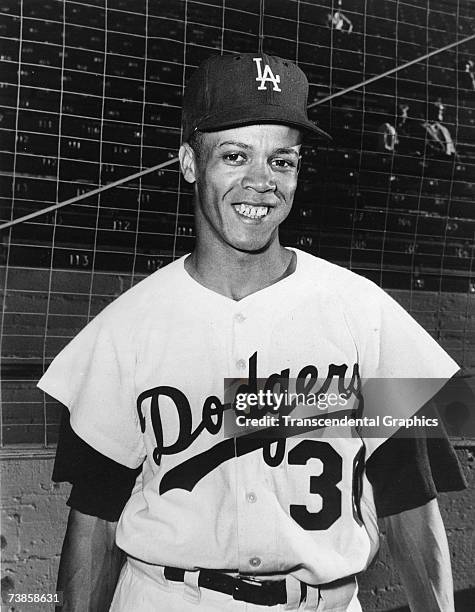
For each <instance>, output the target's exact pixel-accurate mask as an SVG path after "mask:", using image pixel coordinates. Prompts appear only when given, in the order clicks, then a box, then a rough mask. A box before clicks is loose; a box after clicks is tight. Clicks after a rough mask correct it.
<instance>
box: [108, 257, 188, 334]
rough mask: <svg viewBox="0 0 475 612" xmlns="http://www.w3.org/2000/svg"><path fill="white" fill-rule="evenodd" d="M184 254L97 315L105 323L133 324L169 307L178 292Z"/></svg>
mask: <svg viewBox="0 0 475 612" xmlns="http://www.w3.org/2000/svg"><path fill="white" fill-rule="evenodd" d="M183 260H184V257H181V258H180V259H177V260H175V261H173V262H171V263H169V264H168V265H166V266H164V267H163V268H160V269H159V270H157V271H156V272H153V273H152V274H150V276H147V277H146V278H143V279H142V280H140V281H139V282H138V283H137V284H135V285H134V286H132V287H131V288H130V289H127V290H126V291H124V293H122V294H121V295H119V296H118V297H117V298H115V299H114V300H113V301H112V302H111V303H110V304H109V305H108V306H106V307H105V308H104V310H102V311H101V312H100V313H99V314H98V315H97V317H96V319H97V320H98V321H101V322H102V323H113V324H115V325H129V324H131V325H133V322H134V321H137V322H139V321H141V320H142V319H143V318H147V317H148V316H150V315H153V313H156V314H158V312H159V311H160V310H161V309H163V308H166V307H167V305H169V304H170V303H171V302H172V301H173V299H175V295H176V294H177V293H178V292H179V286H180V280H181V279H183V276H184V267H183Z"/></svg>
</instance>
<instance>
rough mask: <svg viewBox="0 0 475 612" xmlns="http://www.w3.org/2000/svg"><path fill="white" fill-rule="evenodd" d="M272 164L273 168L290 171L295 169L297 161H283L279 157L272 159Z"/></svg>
mask: <svg viewBox="0 0 475 612" xmlns="http://www.w3.org/2000/svg"><path fill="white" fill-rule="evenodd" d="M272 164H273V165H274V166H276V167H277V168H282V169H284V170H286V169H292V168H296V167H297V161H296V160H294V159H284V158H282V157H279V158H277V159H273V160H272Z"/></svg>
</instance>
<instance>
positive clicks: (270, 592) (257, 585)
mask: <svg viewBox="0 0 475 612" xmlns="http://www.w3.org/2000/svg"><path fill="white" fill-rule="evenodd" d="M275 588H276V583H272V582H270V583H265V582H261V581H260V580H253V579H252V578H247V577H246V578H235V583H234V586H233V595H232V596H233V599H235V600H236V601H246V602H248V603H253V604H258V605H261V606H262V605H263V606H270V605H277V604H278V603H281V602H279V601H278V598H277V597H276V593H275Z"/></svg>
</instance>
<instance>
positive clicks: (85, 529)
mask: <svg viewBox="0 0 475 612" xmlns="http://www.w3.org/2000/svg"><path fill="white" fill-rule="evenodd" d="M116 526H117V523H116V522H109V521H106V520H104V519H100V518H98V517H95V516H89V515H87V514H83V513H82V512H79V511H78V510H74V509H71V511H70V513H69V519H68V526H67V529H66V535H65V538H64V543H63V549H62V551H61V562H60V565H59V574H58V586H57V590H58V591H63V601H64V604H63V607H62V608H56V609H57V610H58V611H61V612H104V610H108V609H109V606H110V603H111V601H112V597H113V595H114V590H115V587H116V584H117V579H118V577H119V574H120V570H121V567H122V564H123V561H124V556H123V553H122V551H121V550H120V549H119V548H117V546H116V545H115V530H116Z"/></svg>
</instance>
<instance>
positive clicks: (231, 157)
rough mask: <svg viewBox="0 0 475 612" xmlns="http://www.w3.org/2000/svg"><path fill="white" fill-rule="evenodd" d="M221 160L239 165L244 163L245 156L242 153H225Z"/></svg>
mask: <svg viewBox="0 0 475 612" xmlns="http://www.w3.org/2000/svg"><path fill="white" fill-rule="evenodd" d="M223 159H224V161H226V162H229V163H231V164H240V163H242V162H244V161H246V156H245V155H244V154H243V153H225V154H224V155H223Z"/></svg>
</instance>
